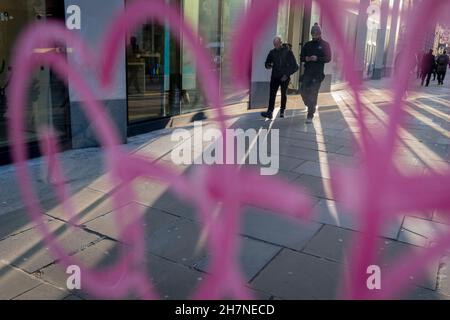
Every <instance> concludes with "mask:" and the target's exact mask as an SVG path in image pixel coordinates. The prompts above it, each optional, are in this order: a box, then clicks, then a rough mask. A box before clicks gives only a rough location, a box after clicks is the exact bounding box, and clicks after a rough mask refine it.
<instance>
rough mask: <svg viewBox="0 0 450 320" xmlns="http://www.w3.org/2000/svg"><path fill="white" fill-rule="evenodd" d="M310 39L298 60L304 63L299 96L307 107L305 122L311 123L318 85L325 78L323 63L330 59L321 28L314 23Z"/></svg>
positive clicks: (328, 48)
mask: <svg viewBox="0 0 450 320" xmlns="http://www.w3.org/2000/svg"><path fill="white" fill-rule="evenodd" d="M311 36H312V40H311V41H309V42H307V43H306V44H305V45H304V46H303V48H302V52H301V56H300V60H301V62H303V63H304V64H305V72H304V74H303V76H302V85H301V96H302V99H303V102H304V104H305V105H306V107H307V108H308V115H307V117H306V123H312V120H313V118H314V114H315V113H316V108H317V98H318V95H319V90H320V85H321V83H322V81H323V80H324V79H325V74H324V69H325V64H326V63H328V62H330V61H331V49H330V45H329V44H328V42H326V41H325V40H323V39H322V30H321V28H320V26H319V25H318V24H317V23H315V24H314V26H313V27H312V28H311Z"/></svg>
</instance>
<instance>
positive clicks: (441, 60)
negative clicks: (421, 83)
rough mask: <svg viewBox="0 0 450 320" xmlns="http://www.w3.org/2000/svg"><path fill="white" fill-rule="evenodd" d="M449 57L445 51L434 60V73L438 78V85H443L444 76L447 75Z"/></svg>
mask: <svg viewBox="0 0 450 320" xmlns="http://www.w3.org/2000/svg"><path fill="white" fill-rule="evenodd" d="M449 60H450V59H449V57H448V55H447V51H444V52H443V53H442V54H441V55H440V56H439V57H438V58H437V59H436V64H437V67H436V71H437V77H438V85H444V79H445V74H446V73H447V68H448V67H449V63H450V62H449Z"/></svg>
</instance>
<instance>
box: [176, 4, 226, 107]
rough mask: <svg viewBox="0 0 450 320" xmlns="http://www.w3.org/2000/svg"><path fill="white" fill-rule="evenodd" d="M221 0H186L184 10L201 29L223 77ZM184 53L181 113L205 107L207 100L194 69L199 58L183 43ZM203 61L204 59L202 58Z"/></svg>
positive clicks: (187, 16)
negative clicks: (192, 54)
mask: <svg viewBox="0 0 450 320" xmlns="http://www.w3.org/2000/svg"><path fill="white" fill-rule="evenodd" d="M221 2H222V1H211V0H184V1H183V14H184V18H185V19H186V21H187V22H189V23H190V24H191V26H192V28H193V29H194V31H195V32H197V33H198V35H199V37H200V41H201V42H202V44H203V45H204V46H205V47H207V48H208V49H209V51H210V54H211V60H210V62H211V64H212V66H213V70H211V72H215V73H216V74H217V75H218V76H219V77H220V69H221V63H222V57H221V52H222V48H223V42H222V39H221ZM182 52H183V56H182V61H183V62H182V66H183V67H182V68H183V69H182V75H183V76H182V88H183V100H182V107H181V112H182V113H189V112H193V111H196V110H200V109H203V108H205V106H206V103H205V101H204V97H203V94H202V91H201V88H200V84H199V79H198V78H197V73H196V70H195V64H196V63H197V61H195V59H193V57H192V56H191V54H190V52H189V51H188V50H187V45H186V44H183V51H182ZM200 63H201V62H200Z"/></svg>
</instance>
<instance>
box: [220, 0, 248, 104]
mask: <svg viewBox="0 0 450 320" xmlns="http://www.w3.org/2000/svg"><path fill="white" fill-rule="evenodd" d="M246 2H247V1H245V0H224V1H223V17H222V41H223V43H224V46H223V48H222V70H221V79H220V82H221V88H222V95H223V98H224V100H225V104H231V103H239V102H244V101H248V90H243V91H236V88H235V87H234V86H233V80H232V74H231V70H232V69H231V43H232V41H233V37H234V31H235V28H236V26H237V24H238V21H239V19H240V16H241V14H242V13H243V12H244V10H245V7H246ZM243 45H246V44H243Z"/></svg>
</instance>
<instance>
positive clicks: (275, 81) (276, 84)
mask: <svg viewBox="0 0 450 320" xmlns="http://www.w3.org/2000/svg"><path fill="white" fill-rule="evenodd" d="M288 85H289V79H288V80H287V81H284V82H283V81H281V80H280V79H279V78H272V79H270V98H269V109H268V110H267V111H268V112H270V113H272V112H273V109H275V99H276V98H277V92H278V88H280V87H281V110H285V109H286V103H287V89H288Z"/></svg>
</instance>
